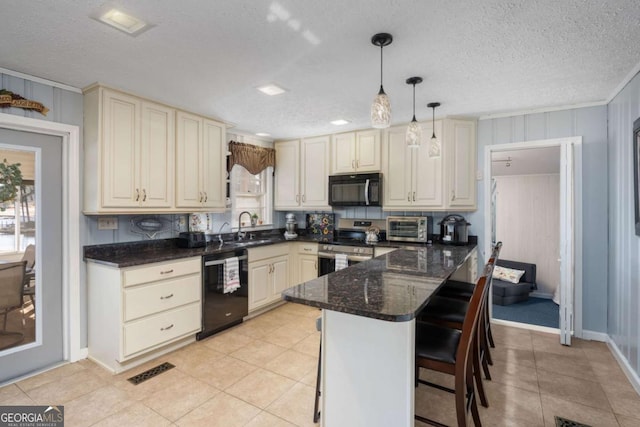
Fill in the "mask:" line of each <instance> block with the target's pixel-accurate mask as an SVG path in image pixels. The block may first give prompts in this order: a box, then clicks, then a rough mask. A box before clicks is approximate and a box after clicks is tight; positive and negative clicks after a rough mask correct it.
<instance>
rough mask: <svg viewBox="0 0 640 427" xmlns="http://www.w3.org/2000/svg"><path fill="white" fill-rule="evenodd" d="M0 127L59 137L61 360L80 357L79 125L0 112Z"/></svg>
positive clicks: (73, 359)
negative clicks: (60, 148)
mask: <svg viewBox="0 0 640 427" xmlns="http://www.w3.org/2000/svg"><path fill="white" fill-rule="evenodd" d="M0 128H5V129H12V130H17V131H24V132H33V133H41V134H46V135H54V136H59V137H61V138H62V170H63V176H62V198H63V200H62V218H63V219H62V293H63V296H62V305H63V307H62V318H63V326H62V334H63V341H64V342H63V349H64V352H63V357H64V360H66V361H69V362H75V361H77V360H79V359H81V358H82V356H81V348H80V220H81V219H80V128H79V127H78V126H74V125H67V124H63V123H55V122H48V121H45V120H38V119H32V118H28V117H22V116H16V115H12V114H5V113H0Z"/></svg>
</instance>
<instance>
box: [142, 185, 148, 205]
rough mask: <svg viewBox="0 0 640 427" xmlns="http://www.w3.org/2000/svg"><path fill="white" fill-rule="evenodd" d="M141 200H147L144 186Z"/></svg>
mask: <svg viewBox="0 0 640 427" xmlns="http://www.w3.org/2000/svg"><path fill="white" fill-rule="evenodd" d="M142 201H143V202H146V201H147V190H145V189H144V188H143V189H142Z"/></svg>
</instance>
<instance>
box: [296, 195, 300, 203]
mask: <svg viewBox="0 0 640 427" xmlns="http://www.w3.org/2000/svg"><path fill="white" fill-rule="evenodd" d="M296 203H300V195H299V194H297V195H296Z"/></svg>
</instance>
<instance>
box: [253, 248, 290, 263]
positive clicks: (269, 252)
mask: <svg viewBox="0 0 640 427" xmlns="http://www.w3.org/2000/svg"><path fill="white" fill-rule="evenodd" d="M281 255H286V256H288V255H289V243H277V244H275V245H267V246H260V247H257V248H249V249H248V250H247V257H248V258H249V262H250V263H251V262H254V261H259V260H263V259H268V258H273V257H277V256H281Z"/></svg>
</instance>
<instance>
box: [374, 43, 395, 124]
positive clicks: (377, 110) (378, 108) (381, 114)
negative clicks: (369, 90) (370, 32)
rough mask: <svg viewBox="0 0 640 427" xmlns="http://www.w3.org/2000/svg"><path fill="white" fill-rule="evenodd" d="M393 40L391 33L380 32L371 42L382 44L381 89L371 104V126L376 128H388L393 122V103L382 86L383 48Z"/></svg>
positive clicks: (376, 44) (377, 44)
mask: <svg viewBox="0 0 640 427" xmlns="http://www.w3.org/2000/svg"><path fill="white" fill-rule="evenodd" d="M392 41H393V37H392V36H391V34H387V33H379V34H376V35H374V36H373V37H372V38H371V43H373V44H374V45H375V46H380V90H379V91H378V95H376V97H375V98H374V100H373V104H371V126H373V127H374V128H376V129H384V128H388V127H389V125H390V124H391V103H390V102H389V97H388V96H387V94H386V93H384V88H383V87H382V63H383V62H382V48H383V47H384V46H388V45H390V44H391V42H392Z"/></svg>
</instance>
